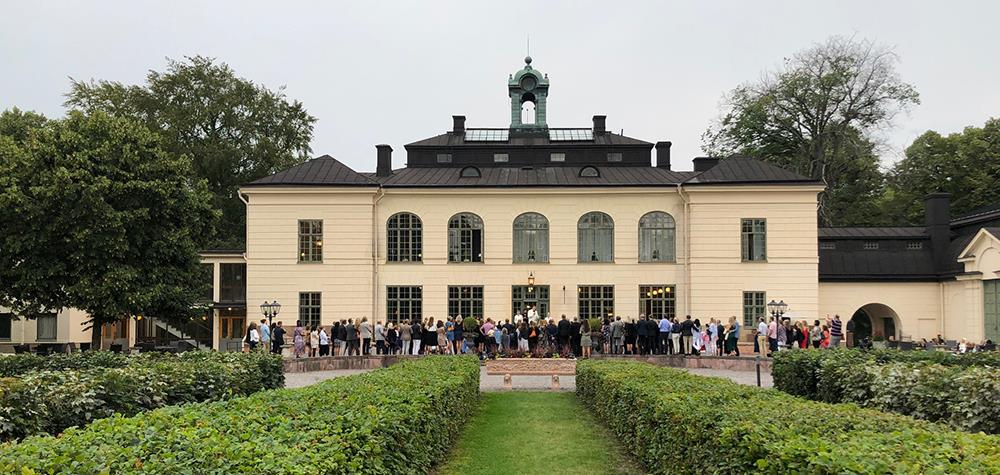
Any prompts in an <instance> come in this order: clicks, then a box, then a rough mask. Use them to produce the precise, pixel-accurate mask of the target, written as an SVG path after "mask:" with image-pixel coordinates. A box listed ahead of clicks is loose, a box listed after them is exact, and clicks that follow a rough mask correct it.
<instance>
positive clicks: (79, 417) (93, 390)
mask: <svg viewBox="0 0 1000 475" xmlns="http://www.w3.org/2000/svg"><path fill="white" fill-rule="evenodd" d="M126 360H127V362H128V363H127V365H124V366H123V367H111V368H105V367H92V368H88V369H79V370H75V369H65V370H59V371H47V370H45V371H32V372H28V373H25V374H23V375H22V376H20V377H17V378H3V379H0V439H3V440H10V439H17V438H21V437H25V436H29V435H36V434H57V433H59V432H61V431H62V430H64V429H66V428H68V427H73V426H79V425H84V424H87V423H89V422H90V421H93V420H94V419H99V418H102V417H110V416H112V415H114V414H124V415H133V414H136V413H139V412H142V411H147V410H150V409H154V408H158V407H163V406H167V405H172V404H183V403H188V402H198V401H208V400H216V399H227V398H231V397H235V396H244V395H248V394H252V393H255V392H257V391H261V390H265V389H274V388H280V387H282V386H284V384H285V376H284V372H283V371H282V365H281V358H280V357H278V356H275V355H269V354H265V353H203V352H190V353H185V354H182V355H158V356H156V357H136V358H126ZM74 361H81V360H74ZM100 361H110V360H105V359H101V360H100Z"/></svg>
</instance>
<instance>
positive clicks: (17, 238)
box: [0, 110, 218, 344]
mask: <svg viewBox="0 0 1000 475" xmlns="http://www.w3.org/2000/svg"><path fill="white" fill-rule="evenodd" d="M191 168H192V165H191V160H190V158H189V157H187V156H185V155H180V154H176V153H173V152H170V151H168V150H166V149H165V148H164V147H163V144H162V141H161V139H160V138H159V137H158V136H157V135H156V134H154V133H152V132H150V131H149V130H148V129H147V128H146V127H145V126H143V125H142V124H139V123H136V122H135V121H133V120H131V119H127V118H120V117H111V116H109V115H107V114H104V113H103V112H95V113H93V114H90V115H87V114H84V113H82V112H79V111H73V112H70V114H69V115H68V116H67V117H66V118H65V119H61V120H46V119H45V118H44V117H42V116H39V115H37V114H32V113H23V112H20V111H17V110H12V111H6V112H4V113H2V114H0V222H2V223H3V226H0V248H2V249H3V252H0V305H4V306H8V307H12V308H13V309H14V310H15V312H16V313H17V314H18V315H21V316H26V317H29V318H30V317H32V316H36V315H38V314H40V313H42V312H44V311H46V310H49V309H59V308H67V307H73V308H78V309H81V310H84V311H86V312H87V313H88V314H90V315H91V317H92V320H91V321H90V322H88V323H91V324H92V328H93V341H94V343H95V344H96V343H99V341H100V329H101V325H103V324H105V323H109V322H115V321H119V320H122V319H126V318H130V317H132V316H135V315H149V316H154V317H157V318H163V319H167V320H178V319H180V320H184V319H187V318H190V317H192V316H193V315H194V314H196V313H197V310H196V309H194V308H193V304H194V302H196V301H197V300H198V298H199V296H201V295H202V294H203V291H204V282H205V280H204V278H203V270H202V268H201V266H200V265H199V256H198V250H199V249H200V247H201V246H202V245H203V244H204V237H205V236H207V235H208V234H209V232H210V230H211V228H212V226H213V225H214V222H215V220H216V219H217V215H218V212H217V211H215V210H214V209H213V208H212V204H211V195H210V194H209V192H208V187H207V185H206V183H205V181H204V180H202V179H194V178H192V175H193V173H192V170H191Z"/></svg>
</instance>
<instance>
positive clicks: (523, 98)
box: [507, 56, 549, 130]
mask: <svg viewBox="0 0 1000 475" xmlns="http://www.w3.org/2000/svg"><path fill="white" fill-rule="evenodd" d="M507 94H508V95H509V96H510V128H511V129H522V130H524V129H529V130H530V129H542V130H544V129H547V128H548V127H549V126H548V124H546V123H545V109H546V99H548V96H549V77H548V75H543V74H542V72H541V71H538V70H537V69H535V68H532V67H531V56H527V57H525V58H524V67H523V68H521V70H520V71H518V72H516V73H514V74H512V75H511V76H510V78H509V79H508V80H507Z"/></svg>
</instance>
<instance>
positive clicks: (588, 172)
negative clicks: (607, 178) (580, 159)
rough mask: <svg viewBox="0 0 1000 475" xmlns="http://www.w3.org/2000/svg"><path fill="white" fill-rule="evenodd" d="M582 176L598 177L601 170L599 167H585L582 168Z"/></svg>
mask: <svg viewBox="0 0 1000 475" xmlns="http://www.w3.org/2000/svg"><path fill="white" fill-rule="evenodd" d="M580 176H581V177H582V178H597V177H599V176H601V172H600V171H598V170H597V167H583V168H581V169H580Z"/></svg>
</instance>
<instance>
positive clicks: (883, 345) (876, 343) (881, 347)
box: [872, 340, 889, 350]
mask: <svg viewBox="0 0 1000 475" xmlns="http://www.w3.org/2000/svg"><path fill="white" fill-rule="evenodd" d="M888 347H889V342H887V341H885V340H882V341H873V342H872V348H875V349H876V350H884V349H886V348H888Z"/></svg>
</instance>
